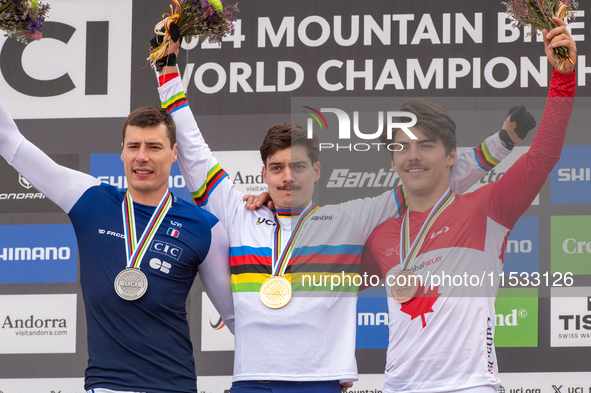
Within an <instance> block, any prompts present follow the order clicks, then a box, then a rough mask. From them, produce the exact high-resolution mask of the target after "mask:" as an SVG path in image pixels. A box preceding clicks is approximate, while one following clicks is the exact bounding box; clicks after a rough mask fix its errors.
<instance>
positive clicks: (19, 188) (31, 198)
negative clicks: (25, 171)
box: [0, 154, 79, 213]
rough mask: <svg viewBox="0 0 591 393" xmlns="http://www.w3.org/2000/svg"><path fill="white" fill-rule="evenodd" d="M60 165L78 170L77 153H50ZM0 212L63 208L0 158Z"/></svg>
mask: <svg viewBox="0 0 591 393" xmlns="http://www.w3.org/2000/svg"><path fill="white" fill-rule="evenodd" d="M49 157H50V158H51V159H52V160H54V161H55V162H57V163H58V164H60V165H63V166H66V167H68V168H71V169H75V170H78V169H79V166H78V159H79V156H78V155H77V154H61V155H55V154H54V155H50V156H49ZM0 185H1V186H0V213H55V212H61V211H62V210H61V209H60V208H59V207H58V206H57V205H56V204H54V203H53V202H51V201H50V200H49V199H47V198H46V197H45V195H43V194H42V193H40V192H38V191H37V190H36V189H35V187H33V185H32V184H31V183H29V181H28V180H27V179H26V178H25V177H24V176H23V175H21V174H19V173H18V172H17V171H16V170H15V169H14V168H13V167H11V166H10V165H9V164H8V163H7V162H6V161H5V160H4V159H1V160H0Z"/></svg>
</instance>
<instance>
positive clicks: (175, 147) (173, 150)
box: [172, 143, 178, 163]
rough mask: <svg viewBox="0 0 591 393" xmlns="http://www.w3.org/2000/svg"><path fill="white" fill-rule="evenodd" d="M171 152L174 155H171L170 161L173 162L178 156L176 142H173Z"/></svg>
mask: <svg viewBox="0 0 591 393" xmlns="http://www.w3.org/2000/svg"><path fill="white" fill-rule="evenodd" d="M172 152H173V153H174V156H173V159H172V162H173V163H175V162H176V160H177V157H178V156H177V153H178V146H177V144H176V143H175V144H174V146H173V147H172Z"/></svg>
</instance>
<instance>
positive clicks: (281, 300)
mask: <svg viewBox="0 0 591 393" xmlns="http://www.w3.org/2000/svg"><path fill="white" fill-rule="evenodd" d="M316 210H318V206H316V204H315V203H311V204H310V205H309V206H308V207H307V208H306V210H304V212H303V213H302V214H301V215H300V217H299V218H298V222H297V223H296V226H295V228H294V229H293V230H292V231H291V235H290V236H289V240H288V241H287V244H286V245H285V247H284V248H283V252H282V250H281V232H282V227H281V220H279V217H277V213H275V223H276V225H275V232H274V234H273V266H272V273H273V274H272V276H271V277H269V278H268V279H266V280H265V282H263V285H261V289H260V291H259V293H260V296H261V301H262V302H263V304H264V305H265V306H267V307H269V308H281V307H284V306H286V305H287V303H289V301H290V300H291V283H290V282H289V280H288V279H286V278H285V277H284V276H285V271H286V270H287V267H288V266H289V262H290V260H291V252H292V250H293V246H294V244H295V242H296V239H297V238H298V236H299V234H300V233H301V231H302V228H303V227H304V222H306V220H307V219H308V218H309V217H310V216H311V215H312V214H314V212H315V211H316Z"/></svg>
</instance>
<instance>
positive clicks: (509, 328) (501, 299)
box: [494, 288, 538, 348]
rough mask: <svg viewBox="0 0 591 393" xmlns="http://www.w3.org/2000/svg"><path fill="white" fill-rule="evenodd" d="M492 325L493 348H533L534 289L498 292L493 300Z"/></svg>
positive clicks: (535, 329) (535, 335)
mask: <svg viewBox="0 0 591 393" xmlns="http://www.w3.org/2000/svg"><path fill="white" fill-rule="evenodd" d="M494 324H495V340H494V343H495V347H499V348H500V347H537V346H538V292H537V289H536V288H501V289H499V294H498V297H497V299H496V301H495V315H494Z"/></svg>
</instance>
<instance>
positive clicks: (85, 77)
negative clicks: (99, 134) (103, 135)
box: [0, 0, 132, 119]
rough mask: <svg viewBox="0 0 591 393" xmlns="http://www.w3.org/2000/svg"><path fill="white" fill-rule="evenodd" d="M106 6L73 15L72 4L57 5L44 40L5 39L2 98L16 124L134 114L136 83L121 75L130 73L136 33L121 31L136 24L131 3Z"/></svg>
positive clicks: (114, 0)
mask: <svg viewBox="0 0 591 393" xmlns="http://www.w3.org/2000/svg"><path fill="white" fill-rule="evenodd" d="M103 3H104V4H105V6H104V7H103V6H101V7H78V9H76V12H75V13H72V12H71V10H69V9H70V8H71V2H70V1H64V0H61V1H60V0H54V1H52V2H51V19H52V20H51V21H46V22H45V23H44V28H43V39H41V40H40V41H38V42H31V43H30V44H29V45H23V44H22V43H19V42H18V41H16V40H14V39H0V46H1V48H0V72H1V73H2V77H3V78H0V94H1V95H2V96H5V97H11V99H10V102H7V104H8V105H7V109H8V110H9V112H10V113H11V115H12V116H13V117H14V118H15V119H23V118H25V119H31V118H72V117H78V118H89V117H125V116H127V115H128V114H129V108H130V98H129V97H130V94H129V93H130V89H131V86H130V83H131V79H130V75H129V73H125V72H119V70H121V69H130V67H131V56H130V53H131V31H127V30H126V29H122V28H120V27H118V26H129V25H130V24H131V15H132V1H131V0H106V1H104V2H103ZM103 3H101V4H103ZM109 3H110V4H111V5H110V6H109V5H108V4H109ZM113 9H117V10H118V12H111V10H113ZM40 59H56V60H57V59H59V61H40ZM32 105H34V106H35V111H31V110H30V108H31V106H32Z"/></svg>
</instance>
